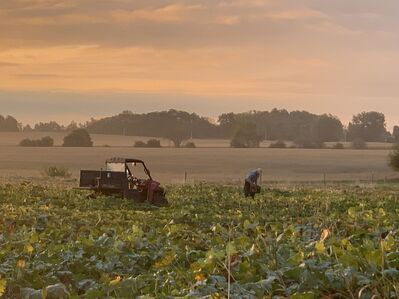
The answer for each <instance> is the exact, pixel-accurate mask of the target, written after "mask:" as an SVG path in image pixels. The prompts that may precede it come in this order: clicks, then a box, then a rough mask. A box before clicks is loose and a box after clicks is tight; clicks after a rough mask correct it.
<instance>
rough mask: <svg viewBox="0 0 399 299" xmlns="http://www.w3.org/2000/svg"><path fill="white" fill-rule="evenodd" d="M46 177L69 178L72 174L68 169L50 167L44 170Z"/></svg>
mask: <svg viewBox="0 0 399 299" xmlns="http://www.w3.org/2000/svg"><path fill="white" fill-rule="evenodd" d="M44 175H46V176H48V177H52V178H54V177H63V178H68V177H70V176H71V173H70V172H69V170H68V168H64V167H57V166H50V167H48V168H46V169H45V170H44Z"/></svg>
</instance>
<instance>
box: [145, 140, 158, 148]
mask: <svg viewBox="0 0 399 299" xmlns="http://www.w3.org/2000/svg"><path fill="white" fill-rule="evenodd" d="M147 147H162V146H161V141H160V140H158V139H149V140H148V141H147Z"/></svg>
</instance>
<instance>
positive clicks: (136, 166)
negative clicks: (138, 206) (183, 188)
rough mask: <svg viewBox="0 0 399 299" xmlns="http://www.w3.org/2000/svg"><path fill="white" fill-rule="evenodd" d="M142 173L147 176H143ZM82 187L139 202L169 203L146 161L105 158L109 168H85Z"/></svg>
mask: <svg viewBox="0 0 399 299" xmlns="http://www.w3.org/2000/svg"><path fill="white" fill-rule="evenodd" d="M140 173H142V174H143V175H144V176H145V177H144V178H139V177H138V176H139V174H140ZM79 187H80V188H81V189H88V190H93V191H94V192H95V193H102V194H105V195H114V196H120V197H124V198H130V199H133V200H134V201H136V202H148V203H151V204H154V205H166V204H168V201H167V199H166V197H165V191H164V189H163V188H162V187H161V186H160V183H159V182H157V181H154V180H153V179H152V177H151V173H150V171H149V170H148V168H147V167H146V165H145V163H144V161H142V160H138V159H129V158H111V159H108V160H106V161H105V169H101V170H81V171H80V183H79Z"/></svg>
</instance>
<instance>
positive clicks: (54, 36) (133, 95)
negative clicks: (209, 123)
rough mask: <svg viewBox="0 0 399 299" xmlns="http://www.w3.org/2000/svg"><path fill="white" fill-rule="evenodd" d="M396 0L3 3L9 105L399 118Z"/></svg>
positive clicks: (29, 117)
mask: <svg viewBox="0 0 399 299" xmlns="http://www.w3.org/2000/svg"><path fill="white" fill-rule="evenodd" d="M398 14H399V1H397V0H378V1H376V0H333V1H332V0H290V1H289V0H287V1H284V0H204V1H190V0H184V1H183V0H182V1H177V0H173V1H163V0H108V1H105V0H0V114H11V115H13V116H15V117H16V118H17V119H18V120H20V121H22V122H24V123H34V122H37V121H47V120H51V119H55V120H58V121H60V122H63V123H68V122H69V121H71V120H77V121H84V120H87V119H89V118H90V117H100V116H104V115H111V114H115V113H118V112H121V111H122V110H132V111H134V112H147V111H153V110H163V109H169V108H176V109H182V110H187V111H190V112H197V113H199V114H200V115H205V116H211V117H216V116H217V115H218V114H220V113H222V112H230V111H234V112H238V111H248V110H254V109H256V110H269V109H272V108H274V107H277V108H286V109H289V110H293V109H300V110H302V109H305V110H309V111H311V112H314V113H332V114H334V115H337V116H339V117H340V118H341V119H342V120H343V121H344V122H347V121H349V120H350V118H351V116H352V114H354V113H357V112H361V111H364V110H376V111H381V112H384V113H385V114H386V116H387V122H388V126H389V127H392V126H393V125H394V124H399V82H398V81H399V17H398Z"/></svg>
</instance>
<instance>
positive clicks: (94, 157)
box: [0, 146, 398, 183]
mask: <svg viewBox="0 0 399 299" xmlns="http://www.w3.org/2000/svg"><path fill="white" fill-rule="evenodd" d="M388 153H389V150H360V151H359V150H346V149H345V150H331V149H322V150H309V149H269V148H259V149H231V148H196V149H185V148H182V149H175V148H161V149H143V148H133V147H93V148H63V147H53V148H23V147H18V146H1V147H0V176H1V177H6V178H12V177H16V176H18V177H39V176H41V172H42V170H43V169H44V168H45V167H48V166H52V165H57V166H64V167H67V168H69V169H70V170H71V171H72V173H73V176H74V177H78V175H79V170H80V169H92V168H93V169H99V168H100V167H103V165H104V164H103V163H104V161H105V159H107V158H109V157H112V156H122V157H135V158H140V159H143V160H145V161H146V162H147V164H148V166H149V168H150V169H151V172H152V174H153V176H154V178H156V179H159V180H161V181H162V182H169V183H180V182H182V181H183V178H184V173H185V172H187V173H188V180H189V182H191V181H211V182H238V181H241V179H242V178H243V176H244V175H245V173H246V172H247V171H248V170H249V169H252V168H255V167H262V168H263V169H264V180H266V181H286V182H294V181H321V180H323V174H324V173H326V174H327V180H336V181H341V180H350V181H359V180H371V177H372V176H373V179H375V180H377V179H385V178H394V177H397V176H398V175H397V174H396V173H394V172H393V171H392V170H391V169H390V168H389V167H388V166H387V156H388Z"/></svg>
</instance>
